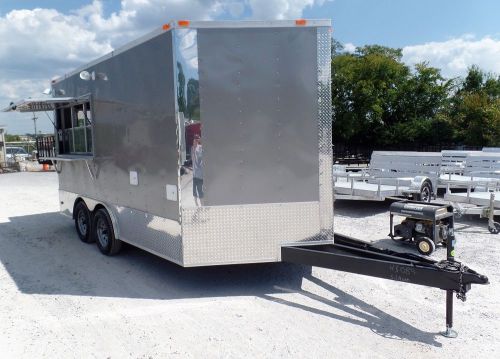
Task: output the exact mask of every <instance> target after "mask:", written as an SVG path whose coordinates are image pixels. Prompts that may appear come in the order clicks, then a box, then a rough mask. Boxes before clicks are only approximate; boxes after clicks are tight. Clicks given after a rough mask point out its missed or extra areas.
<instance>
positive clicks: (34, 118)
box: [32, 114, 38, 141]
mask: <svg viewBox="0 0 500 359" xmlns="http://www.w3.org/2000/svg"><path fill="white" fill-rule="evenodd" d="M37 119H38V117H36V116H35V114H33V118H32V120H33V124H34V125H35V141H36V120H37Z"/></svg>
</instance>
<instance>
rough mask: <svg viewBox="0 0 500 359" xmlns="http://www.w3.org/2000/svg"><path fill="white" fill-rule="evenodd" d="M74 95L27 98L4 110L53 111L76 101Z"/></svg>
mask: <svg viewBox="0 0 500 359" xmlns="http://www.w3.org/2000/svg"><path fill="white" fill-rule="evenodd" d="M76 101H77V99H76V98H74V97H50V98H27V99H24V100H21V101H19V102H17V103H12V104H10V105H9V106H8V107H6V108H4V109H3V110H2V111H3V112H10V111H18V112H38V111H53V110H55V109H56V107H60V106H64V105H69V104H71V103H72V102H76Z"/></svg>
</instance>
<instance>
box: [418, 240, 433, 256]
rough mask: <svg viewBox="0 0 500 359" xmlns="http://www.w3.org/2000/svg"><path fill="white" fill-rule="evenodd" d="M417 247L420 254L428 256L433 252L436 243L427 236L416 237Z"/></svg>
mask: <svg viewBox="0 0 500 359" xmlns="http://www.w3.org/2000/svg"><path fill="white" fill-rule="evenodd" d="M417 249H418V251H419V253H420V254H423V255H426V256H428V255H430V254H431V253H432V252H434V250H435V249H436V245H435V244H434V241H433V240H431V239H430V238H429V237H419V238H417Z"/></svg>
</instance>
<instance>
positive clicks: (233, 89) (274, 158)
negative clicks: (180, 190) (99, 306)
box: [198, 27, 319, 206]
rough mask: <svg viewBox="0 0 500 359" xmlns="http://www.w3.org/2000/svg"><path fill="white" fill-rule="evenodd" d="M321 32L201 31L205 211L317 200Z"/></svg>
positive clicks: (271, 30)
mask: <svg viewBox="0 0 500 359" xmlns="http://www.w3.org/2000/svg"><path fill="white" fill-rule="evenodd" d="M316 32H317V29H315V28H296V27H295V28H293V27H292V28H258V29H252V28H250V29H245V28H242V29H199V30H198V59H199V71H200V83H201V84H202V86H201V89H200V98H201V101H202V106H201V110H202V112H201V113H202V138H203V140H204V153H203V156H204V157H203V161H204V165H205V174H204V175H205V178H204V184H205V185H206V188H207V191H206V198H205V204H206V205H208V206H224V205H237V204H257V203H288V202H318V201H319V189H318V178H319V165H318V162H319V159H318V125H317V119H316V118H315V117H313V116H311V114H315V113H317V111H318V101H317V98H318V95H317V91H318V86H317V69H316V66H311V64H315V63H316V56H317V55H316V54H317V41H316V39H317V34H316Z"/></svg>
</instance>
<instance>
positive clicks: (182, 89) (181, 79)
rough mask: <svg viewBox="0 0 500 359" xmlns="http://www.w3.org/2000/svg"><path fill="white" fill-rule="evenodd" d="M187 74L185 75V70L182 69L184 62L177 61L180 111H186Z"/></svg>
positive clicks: (178, 104)
mask: <svg viewBox="0 0 500 359" xmlns="http://www.w3.org/2000/svg"><path fill="white" fill-rule="evenodd" d="M185 93H186V76H184V70H183V69H182V64H181V63H180V62H177V106H178V107H179V112H185V111H186V95H185Z"/></svg>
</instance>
